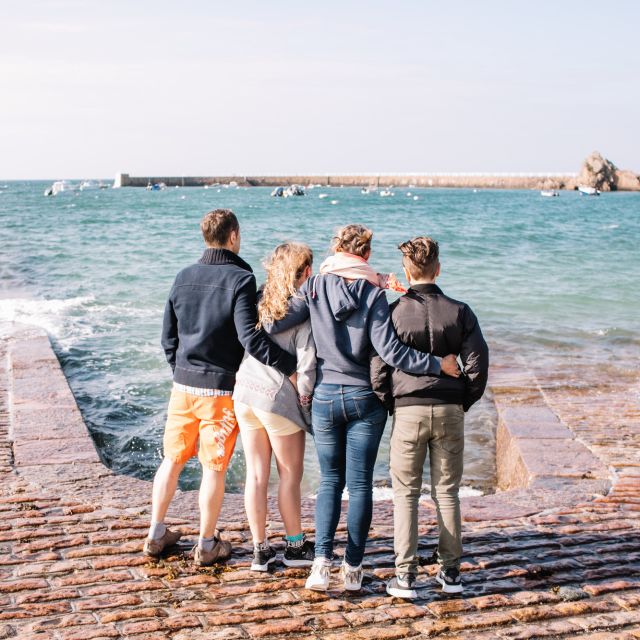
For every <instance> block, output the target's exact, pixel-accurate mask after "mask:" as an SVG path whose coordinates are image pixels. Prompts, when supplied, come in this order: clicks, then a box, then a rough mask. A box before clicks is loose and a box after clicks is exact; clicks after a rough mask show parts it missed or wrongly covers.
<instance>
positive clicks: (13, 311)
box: [0, 296, 94, 338]
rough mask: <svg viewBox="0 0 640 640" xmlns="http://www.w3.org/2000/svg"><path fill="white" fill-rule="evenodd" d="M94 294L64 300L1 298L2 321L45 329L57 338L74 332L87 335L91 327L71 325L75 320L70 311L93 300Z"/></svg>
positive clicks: (0, 319)
mask: <svg viewBox="0 0 640 640" xmlns="http://www.w3.org/2000/svg"><path fill="white" fill-rule="evenodd" d="M93 300H94V297H93V296H78V297H76V298H66V299H62V300H56V299H53V300H44V299H41V298H35V299H34V298H5V299H2V300H0V322H17V323H20V324H26V325H32V326H36V327H40V328H41V329H44V330H45V331H46V332H47V333H48V334H49V335H52V336H54V337H56V338H62V337H66V336H67V335H68V334H69V333H73V334H74V336H75V337H78V333H82V334H83V335H87V332H90V331H91V329H90V328H89V327H86V326H85V327H83V328H82V329H81V330H80V331H78V329H79V328H78V327H75V326H74V327H70V326H69V325H70V324H72V323H73V320H72V319H71V318H69V312H70V311H72V310H74V309H78V308H81V307H82V306H84V305H86V304H88V303H91V302H93Z"/></svg>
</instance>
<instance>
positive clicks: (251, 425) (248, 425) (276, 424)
mask: <svg viewBox="0 0 640 640" xmlns="http://www.w3.org/2000/svg"><path fill="white" fill-rule="evenodd" d="M234 406H235V414H236V420H237V421H238V425H239V426H240V433H242V432H243V431H256V430H257V429H266V431H267V434H268V435H270V436H290V435H292V434H294V433H298V431H303V429H301V428H300V427H299V426H298V425H297V424H296V423H295V422H293V421H292V420H289V418H285V417H284V416H279V415H277V414H275V413H270V412H269V411H263V410H262V409H256V408H255V407H250V406H249V405H248V404H244V402H238V401H237V400H236V401H235V402H234Z"/></svg>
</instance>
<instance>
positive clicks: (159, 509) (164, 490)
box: [151, 458, 185, 523]
mask: <svg viewBox="0 0 640 640" xmlns="http://www.w3.org/2000/svg"><path fill="white" fill-rule="evenodd" d="M184 465H185V463H184V462H174V461H173V460H170V459H169V458H164V459H163V460H162V463H161V464H160V466H159V467H158V471H156V475H155V477H154V479H153V493H152V498H151V501H152V502H151V522H152V523H161V522H164V519H165V517H166V515H167V511H168V509H169V505H170V504H171V500H172V498H173V496H174V495H175V492H176V488H177V486H178V478H179V477H180V472H181V471H182V469H183V468H184Z"/></svg>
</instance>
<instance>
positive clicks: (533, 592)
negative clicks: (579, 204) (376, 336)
mask: <svg viewBox="0 0 640 640" xmlns="http://www.w3.org/2000/svg"><path fill="white" fill-rule="evenodd" d="M14 347H15V343H12V342H11V341H9V342H7V341H5V342H4V343H0V362H1V364H2V366H0V639H1V638H19V639H20V640H31V639H46V638H52V639H54V640H72V639H78V640H90V639H94V638H127V639H131V640H154V639H161V638H173V639H176V640H187V639H189V640H191V639H193V640H205V639H206V640H213V639H217V638H220V639H224V640H233V639H235V638H242V639H248V638H289V637H290V638H309V639H310V638H325V639H333V640H347V639H352V638H355V639H368V638H371V639H379V638H412V637H441V638H474V639H476V638H477V639H482V638H592V639H596V640H598V639H602V640H609V639H613V638H616V639H625V638H640V411H639V408H638V405H637V400H636V399H635V397H633V396H630V395H629V394H628V393H626V389H625V388H622V387H620V388H618V387H617V386H616V385H615V384H611V385H610V386H607V385H602V386H601V387H599V388H598V389H597V390H596V389H593V388H590V389H585V388H580V389H572V388H566V386H563V385H561V384H558V380H559V379H560V374H559V373H558V372H556V373H555V374H554V375H557V376H558V379H553V378H551V377H547V378H544V377H541V376H540V375H538V379H537V383H536V384H538V383H539V386H535V388H532V383H531V378H530V377H528V376H527V375H524V374H523V373H522V372H510V371H509V370H508V369H506V368H505V369H502V370H501V369H499V368H497V369H496V371H495V379H496V388H495V389H494V394H495V397H496V402H497V404H498V407H499V409H500V412H501V415H505V416H506V418H505V419H506V421H507V423H508V421H509V417H508V416H509V411H508V409H509V408H510V407H513V408H514V410H513V411H512V412H511V416H512V418H511V420H512V424H514V425H515V426H514V429H513V433H511V434H510V437H512V438H513V439H514V441H515V440H517V439H518V438H522V437H525V438H527V439H529V438H531V435H532V434H535V433H536V431H535V424H533V425H532V427H531V428H527V427H526V425H525V422H526V420H528V419H529V420H531V421H532V422H533V423H538V422H537V421H538V420H539V424H540V425H541V429H540V434H539V435H540V437H541V439H554V440H568V441H570V442H576V441H575V438H576V437H579V442H580V443H581V444H582V445H583V446H584V448H585V449H586V450H587V451H588V452H589V453H590V454H591V455H593V456H594V459H597V461H598V466H597V469H596V471H597V473H600V469H601V468H602V467H605V468H607V469H612V470H613V473H614V475H613V477H610V478H607V479H606V482H607V483H608V484H609V485H610V488H609V487H608V486H607V487H606V491H605V492H603V491H599V489H601V488H602V484H601V483H600V484H599V483H598V482H596V480H598V481H599V479H598V478H596V479H593V478H591V479H590V478H569V479H567V478H566V477H565V478H564V479H558V478H556V477H555V476H554V475H553V473H552V472H551V473H550V475H547V473H546V470H545V469H543V473H542V474H541V477H540V478H538V479H536V478H528V479H527V480H528V485H527V486H525V487H520V488H517V489H514V490H513V491H504V492H499V493H497V494H496V495H494V496H484V497H482V498H473V499H469V500H466V501H465V502H464V503H463V513H464V515H465V522H464V526H463V536H464V540H463V542H464V558H463V566H462V569H463V574H462V575H463V580H464V584H465V592H464V594H463V596H461V597H460V596H458V597H446V596H444V595H443V594H442V593H441V591H440V590H439V587H438V586H437V585H436V583H435V580H434V575H435V572H436V569H437V567H436V566H435V565H432V564H428V559H429V557H430V556H431V553H432V551H433V548H434V546H435V540H436V532H437V528H436V522H435V513H434V511H433V509H432V507H430V506H429V505H424V508H423V511H422V513H421V529H420V533H421V537H420V553H421V555H422V556H423V557H424V560H425V563H424V564H423V565H422V566H421V568H420V584H419V588H418V593H419V596H420V597H419V599H418V600H417V601H415V602H404V601H402V600H398V599H394V598H391V597H388V596H387V595H386V593H385V581H386V579H388V578H389V577H390V576H391V575H393V530H392V526H391V522H392V517H391V516H392V506H391V504H389V503H388V502H380V503H376V505H375V516H374V524H373V528H372V535H371V541H370V543H369V546H368V550H367V555H366V559H365V569H366V573H367V577H366V578H365V582H364V585H363V589H362V591H361V592H359V593H355V594H347V593H345V592H344V591H342V590H341V588H340V583H339V579H338V575H337V566H336V568H335V571H334V575H333V576H332V584H331V589H330V591H329V592H328V593H326V594H323V593H315V592H309V591H306V590H304V588H303V585H304V579H305V577H306V572H305V571H303V570H297V569H286V568H285V567H284V566H283V565H282V564H280V563H278V564H276V565H275V568H274V570H273V571H272V572H271V573H266V574H261V573H255V572H251V571H250V570H249V566H250V554H251V544H250V536H249V531H248V527H247V523H246V521H245V520H244V510H243V505H242V498H241V497H240V496H228V497H227V498H226V499H225V506H224V510H223V514H222V520H223V522H224V529H225V534H224V535H225V536H226V537H227V539H229V540H230V541H231V542H232V544H233V547H234V552H233V556H232V558H231V560H230V561H229V562H228V564H227V565H225V566H215V567H212V568H207V569H196V568H195V567H194V566H193V564H192V563H191V561H190V553H191V551H190V550H191V547H192V546H193V544H194V543H195V540H196V536H197V501H196V496H195V495H193V494H192V493H183V494H179V495H178V496H177V497H176V500H175V503H174V507H173V510H172V512H171V518H170V523H171V526H172V527H174V528H177V529H180V530H181V531H182V533H183V534H184V537H183V540H182V541H181V542H180V544H179V545H178V546H177V547H176V548H175V549H173V550H172V553H170V554H168V555H167V556H166V557H165V558H163V559H162V560H160V561H159V562H150V561H149V560H148V559H146V558H144V557H143V556H142V555H141V548H142V543H143V539H144V536H145V535H146V531H147V526H148V512H149V499H150V485H149V483H146V482H143V481H139V480H136V479H133V478H128V477H121V476H115V475H114V474H112V473H111V472H109V471H108V470H106V469H105V468H104V467H103V466H102V465H101V463H99V462H96V461H94V460H93V459H89V458H87V456H86V452H87V451H88V449H86V444H83V445H81V446H78V447H76V448H75V450H76V451H77V453H78V455H77V456H75V457H74V456H73V455H71V453H72V451H73V449H72V445H73V447H75V442H76V439H77V438H78V437H80V436H79V433H81V431H79V429H80V426H81V425H79V424H78V422H77V420H78V419H79V414H78V413H77V412H76V411H74V410H73V408H71V409H69V406H70V402H71V401H72V396H71V395H70V391H69V390H68V387H67V386H66V382H65V381H64V377H63V376H62V374H61V372H60V371H59V369H58V368H57V362H56V361H55V359H51V358H50V356H49V355H48V352H47V349H48V343H47V342H46V340H37V339H34V340H32V341H31V343H30V344H29V347H28V349H25V350H24V351H22V353H23V354H24V355H23V357H15V355H14V354H15V350H14ZM29 359H32V360H33V361H34V362H36V364H37V367H36V369H35V372H34V377H33V378H32V380H31V386H29V385H26V384H25V383H24V380H25V378H26V377H27V376H26V371H27V369H28V366H27V365H28V362H27V361H28V360H29ZM14 368H15V371H16V372H18V378H19V379H20V385H19V387H18V389H19V391H20V394H16V395H13V392H12V390H13V386H12V385H13V382H14V374H13V371H14ZM60 376H62V378H61V377H60ZM42 378H46V380H47V382H46V386H45V387H43V388H46V391H47V394H46V395H47V398H48V400H47V402H45V401H44V398H43V397H42V396H40V397H38V394H37V393H34V390H33V389H34V388H37V385H38V384H39V380H40V379H42ZM10 392H11V393H10ZM10 397H12V398H14V399H15V400H18V401H19V402H15V403H13V404H11V406H10V404H9V402H10ZM523 398H524V400H523ZM33 403H36V404H37V410H36V409H35V406H34V404H33ZM527 403H529V405H530V407H536V409H535V410H533V409H531V410H530V411H529V410H526V407H527ZM543 405H544V406H543ZM518 407H520V408H522V407H525V410H517V411H516V410H515V409H516V408H518ZM540 407H543V408H542V409H540ZM65 417H68V419H69V434H68V436H67V439H68V442H69V445H68V446H67V447H65V446H64V445H63V444H61V442H60V441H62V442H64V441H65V433H64V420H65ZM516 418H517V420H516ZM49 420H51V421H52V424H55V435H52V437H51V438H50V440H55V441H56V442H55V446H52V447H51V448H50V449H48V450H47V449H46V448H42V445H43V442H46V441H47V440H48V439H46V438H45V439H43V438H42V430H43V426H45V427H46V425H47V424H48V421H49ZM558 420H559V423H560V424H561V427H562V429H561V430H560V431H558V429H557V424H556V421H558ZM563 430H564V431H563ZM556 436H557V437H556ZM86 438H87V441H89V442H90V440H88V436H86ZM35 443H38V444H37V446H36V444H35ZM509 446H511V445H509ZM570 446H574V445H570ZM30 451H31V455H30V454H29V452H30ZM581 451H582V450H581ZM16 453H17V454H18V455H17V457H16ZM518 455H524V456H525V458H526V456H531V455H535V447H533V454H532V452H531V447H529V448H527V450H526V451H525V452H524V453H522V452H518ZM529 461H530V458H529V459H525V460H524V466H521V467H520V468H519V470H520V471H521V472H524V471H523V469H526V468H533V465H532V464H531V465H530V464H528V463H529ZM582 463H583V462H581V464H582ZM513 467H514V469H515V468H516V467H517V465H513ZM603 493H606V495H604V494H603ZM314 506H315V505H314V504H313V503H312V502H305V504H304V507H303V517H304V522H305V527H306V530H307V531H308V532H309V533H310V534H312V533H313V509H314ZM270 515H271V517H273V518H274V520H273V521H272V522H271V538H272V540H274V541H276V543H277V544H279V540H280V536H281V534H282V533H283V531H282V526H281V524H280V522H279V521H278V520H276V519H275V518H277V509H276V506H275V504H270ZM345 540H346V529H345V525H344V522H343V521H341V524H340V528H339V532H338V548H337V554H338V555H340V554H341V553H342V550H343V548H344V543H345ZM336 564H338V563H336Z"/></svg>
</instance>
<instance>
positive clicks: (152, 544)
mask: <svg viewBox="0 0 640 640" xmlns="http://www.w3.org/2000/svg"><path fill="white" fill-rule="evenodd" d="M181 537H182V534H181V533H180V532H179V531H171V529H167V530H166V531H165V532H164V535H163V536H162V538H160V539H159V540H152V539H151V538H147V539H146V540H145V541H144V546H143V547H142V553H144V555H145V556H151V557H152V558H159V557H160V555H161V554H162V552H163V551H164V550H165V549H166V548H167V547H172V546H173V545H174V544H176V543H177V542H178V540H180V538H181Z"/></svg>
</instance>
